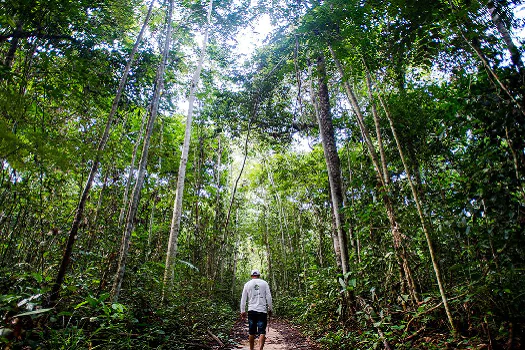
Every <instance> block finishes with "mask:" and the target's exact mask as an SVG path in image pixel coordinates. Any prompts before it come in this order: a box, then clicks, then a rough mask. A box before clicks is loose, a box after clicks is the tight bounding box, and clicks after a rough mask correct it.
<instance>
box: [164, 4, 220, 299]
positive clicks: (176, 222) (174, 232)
mask: <svg viewBox="0 0 525 350" xmlns="http://www.w3.org/2000/svg"><path fill="white" fill-rule="evenodd" d="M212 6H213V0H210V2H209V3H208V15H207V25H206V29H205V31H204V38H203V40H202V48H201V55H200V57H199V62H198V64H197V69H196V70H195V73H194V74H193V78H192V81H191V86H190V93H189V98H188V100H189V101H188V102H189V103H188V116H187V118H186V130H185V133H184V143H183V146H182V154H181V158H180V165H179V174H178V177H177V190H176V194H175V202H174V204H173V216H172V219H171V228H170V238H169V241H168V251H167V253H166V267H165V270H164V290H163V296H164V295H165V292H166V289H171V287H172V284H173V269H174V262H175V256H176V254H177V243H178V239H179V232H180V220H181V215H182V197H183V194H184V180H185V178H186V163H187V162H188V153H189V149H190V138H191V124H192V118H193V103H194V101H195V90H196V89H197V84H198V82H199V79H200V74H201V70H202V65H203V63H204V58H205V56H206V47H207V45H208V32H209V30H210V24H211V10H212Z"/></svg>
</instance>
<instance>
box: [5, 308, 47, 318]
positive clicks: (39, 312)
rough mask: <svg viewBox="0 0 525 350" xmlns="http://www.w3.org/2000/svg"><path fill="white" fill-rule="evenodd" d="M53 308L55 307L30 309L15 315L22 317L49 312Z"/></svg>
mask: <svg viewBox="0 0 525 350" xmlns="http://www.w3.org/2000/svg"><path fill="white" fill-rule="evenodd" d="M51 310H53V308H49V309H39V310H35V311H29V312H23V313H21V314H18V315H14V316H13V317H21V316H29V315H38V314H42V313H44V312H48V311H51Z"/></svg>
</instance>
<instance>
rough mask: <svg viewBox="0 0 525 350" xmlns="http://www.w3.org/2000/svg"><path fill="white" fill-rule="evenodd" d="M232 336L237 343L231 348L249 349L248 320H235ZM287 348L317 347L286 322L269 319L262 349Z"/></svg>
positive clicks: (310, 349) (277, 349)
mask: <svg viewBox="0 0 525 350" xmlns="http://www.w3.org/2000/svg"><path fill="white" fill-rule="evenodd" d="M232 336H233V337H234V340H235V341H236V342H238V343H239V345H237V346H235V347H233V348H232V349H239V350H249V349H250V346H249V345H248V322H242V321H239V322H237V323H236V324H235V325H234V327H233V332H232ZM255 342H256V344H255V349H259V348H258V344H257V340H256V341H255ZM288 349H303V350H318V349H319V348H318V347H317V346H316V345H315V344H313V343H312V342H310V341H309V340H308V338H306V337H305V336H303V335H302V334H301V333H299V331H298V330H296V329H295V328H294V327H292V326H291V325H290V324H288V323H287V322H285V321H282V320H279V319H271V320H270V325H269V329H268V330H267V332H266V343H265V345H264V350H288Z"/></svg>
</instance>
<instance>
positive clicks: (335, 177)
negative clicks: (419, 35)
mask: <svg viewBox="0 0 525 350" xmlns="http://www.w3.org/2000/svg"><path fill="white" fill-rule="evenodd" d="M317 69H318V85H319V86H318V97H319V101H318V104H319V117H318V123H319V132H320V134H321V142H322V144H323V151H324V156H325V161H326V166H327V168H328V180H329V182H330V193H331V198H332V203H333V207H332V210H333V213H334V218H335V225H336V230H337V237H338V240H339V248H340V250H341V268H342V270H343V275H345V276H346V274H347V272H348V270H349V264H348V245H347V237H346V231H345V230H344V216H343V213H342V212H341V209H342V206H343V185H342V179H341V162H340V160H339V154H338V153H337V146H336V143H335V135H334V126H333V124H332V115H331V113H330V98H329V95H328V85H327V83H326V80H327V77H326V70H325V62H324V57H323V56H322V55H319V56H318V58H317Z"/></svg>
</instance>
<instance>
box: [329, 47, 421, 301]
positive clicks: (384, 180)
mask: <svg viewBox="0 0 525 350" xmlns="http://www.w3.org/2000/svg"><path fill="white" fill-rule="evenodd" d="M328 47H329V49H330V52H331V53H332V57H333V59H334V62H335V65H336V67H337V69H338V70H339V74H341V76H342V77H344V69H343V66H342V65H341V62H339V60H338V59H337V57H336V55H335V51H334V50H333V48H332V46H331V45H328ZM343 84H344V87H345V90H346V94H347V96H348V99H349V100H350V103H351V105H352V108H353V110H354V113H355V115H356V120H357V122H358V125H359V128H360V130H361V135H362V136H363V139H364V141H365V144H366V145H367V147H368V151H369V156H370V159H371V160H372V163H373V165H374V169H375V171H376V177H377V180H378V182H379V185H380V189H379V191H380V193H381V198H382V200H383V203H384V204H385V209H386V212H387V216H388V221H389V223H390V228H391V231H392V240H393V247H394V250H395V252H396V257H397V258H398V259H399V268H400V269H401V276H402V278H401V281H400V282H401V283H405V284H406V285H407V288H408V291H409V292H410V295H411V297H412V300H413V302H418V301H419V297H418V293H417V288H416V286H415V283H414V279H413V277H412V271H411V269H410V264H409V260H408V256H407V253H406V250H405V246H404V243H403V235H402V234H401V232H400V230H399V223H398V221H397V217H396V214H395V211H394V205H393V203H392V199H391V198H390V196H389V195H388V192H387V191H386V185H387V184H388V183H389V182H390V178H389V175H388V172H386V173H384V172H383V170H386V168H387V165H386V157H385V155H384V152H383V157H382V161H383V162H384V163H383V164H382V165H381V166H380V165H379V160H378V157H377V154H376V151H375V148H374V145H373V143H372V138H371V137H370V132H369V131H368V128H367V127H366V124H365V121H364V115H363V113H362V111H361V108H360V107H359V103H358V101H357V97H356V95H355V93H354V91H353V89H352V88H351V86H350V84H349V83H348V82H347V81H346V80H343ZM371 103H372V104H373V101H371ZM376 117H377V112H376ZM376 123H377V127H378V126H379V125H378V124H379V121H376ZM378 133H379V134H380V132H379V131H378ZM380 147H381V148H382V145H381V146H380Z"/></svg>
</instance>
